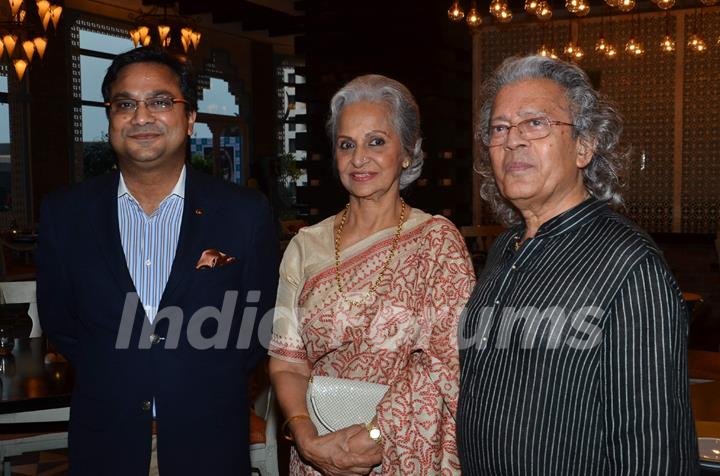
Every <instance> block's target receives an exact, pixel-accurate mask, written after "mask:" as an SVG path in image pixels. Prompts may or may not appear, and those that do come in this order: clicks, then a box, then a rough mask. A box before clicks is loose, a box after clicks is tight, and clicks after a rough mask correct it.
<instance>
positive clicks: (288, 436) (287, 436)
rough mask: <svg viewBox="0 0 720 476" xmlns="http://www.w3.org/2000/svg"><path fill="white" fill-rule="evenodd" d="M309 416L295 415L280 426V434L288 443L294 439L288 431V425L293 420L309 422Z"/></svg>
mask: <svg viewBox="0 0 720 476" xmlns="http://www.w3.org/2000/svg"><path fill="white" fill-rule="evenodd" d="M309 419H310V415H306V414H304V413H303V414H302V415H295V416H291V417H290V418H288V419H287V420H285V422H284V423H283V424H282V428H281V429H280V434H281V435H282V436H283V438H285V439H286V440H288V441H295V437H294V436H293V435H292V434H291V433H290V432H289V431H288V425H289V424H290V422H293V421H295V420H309Z"/></svg>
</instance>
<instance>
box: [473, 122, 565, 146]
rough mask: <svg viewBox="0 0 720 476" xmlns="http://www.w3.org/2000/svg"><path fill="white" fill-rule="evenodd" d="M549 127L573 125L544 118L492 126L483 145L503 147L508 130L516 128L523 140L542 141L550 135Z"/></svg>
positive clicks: (485, 136)
mask: <svg viewBox="0 0 720 476" xmlns="http://www.w3.org/2000/svg"><path fill="white" fill-rule="evenodd" d="M551 126H570V127H575V125H574V124H570V123H569V122H562V121H551V120H550V119H548V118H547V117H545V116H538V117H531V118H529V119H525V120H523V121H520V122H518V123H517V124H493V125H491V126H490V130H489V131H488V133H487V134H486V135H484V136H483V143H484V144H485V145H486V146H488V147H496V146H499V145H503V144H504V143H505V141H506V140H507V136H508V134H509V133H510V129H512V128H513V127H517V130H518V132H519V133H520V137H522V138H523V139H525V140H536V139H544V138H545V137H547V136H549V135H550V127H551Z"/></svg>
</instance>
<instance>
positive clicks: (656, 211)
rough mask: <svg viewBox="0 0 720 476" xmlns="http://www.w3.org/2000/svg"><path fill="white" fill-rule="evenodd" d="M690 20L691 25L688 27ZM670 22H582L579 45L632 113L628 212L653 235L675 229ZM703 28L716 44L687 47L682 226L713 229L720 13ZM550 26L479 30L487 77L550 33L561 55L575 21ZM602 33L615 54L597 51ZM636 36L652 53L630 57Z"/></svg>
mask: <svg viewBox="0 0 720 476" xmlns="http://www.w3.org/2000/svg"><path fill="white" fill-rule="evenodd" d="M691 17H692V15H690V17H689V18H688V21H687V23H686V29H689V30H692V21H691V20H690V18H691ZM555 23H556V24H555ZM675 25H676V23H675V19H674V18H671V20H670V21H669V22H668V27H669V33H670V34H671V35H675ZM665 27H666V22H665V18H664V17H663V16H662V15H655V16H642V17H635V18H634V19H633V18H632V17H631V16H629V15H627V16H622V17H620V18H618V17H614V18H613V19H612V21H610V22H609V21H605V22H604V24H601V22H600V21H598V19H593V20H592V21H580V22H579V23H578V33H579V44H580V46H581V47H582V48H583V49H584V51H585V58H584V59H583V60H582V61H581V62H580V66H581V67H582V68H583V69H585V70H586V71H587V72H588V74H589V75H590V77H591V79H592V81H593V82H594V83H595V85H596V86H597V87H599V88H600V91H601V92H602V93H603V94H605V95H606V96H608V97H609V98H610V99H611V100H612V101H613V102H615V103H616V104H617V106H618V108H619V110H620V112H621V113H622V115H623V116H624V118H625V131H624V134H623V140H624V144H625V146H626V147H628V148H629V149H630V159H629V162H628V167H627V169H626V170H625V173H624V182H625V187H624V190H623V196H624V198H625V202H626V209H625V210H624V212H625V213H626V214H627V215H629V216H630V217H631V218H632V219H633V220H635V221H636V222H637V223H638V224H640V225H641V226H642V227H643V228H645V229H647V230H648V231H651V232H669V231H672V215H673V193H674V189H673V177H674V118H675V116H674V114H675V61H676V56H675V54H667V53H663V52H662V51H661V50H660V38H661V37H662V36H663V35H664V34H665ZM702 29H703V31H705V32H707V33H706V41H708V42H709V43H708V44H709V46H710V49H709V51H708V52H706V53H705V54H704V55H702V57H698V56H697V55H692V54H691V53H690V52H686V58H687V61H686V64H685V68H684V75H685V79H684V81H685V96H684V104H685V110H684V122H685V125H684V146H683V147H684V153H683V157H682V160H683V181H682V187H683V188H682V190H683V191H682V231H683V232H703V233H714V232H715V230H716V229H717V228H718V214H719V213H720V187H718V186H717V184H718V181H717V178H718V173H719V172H720V157H719V156H720V134H717V132H716V130H717V126H716V125H715V124H716V123H717V120H716V119H714V117H712V116H711V113H712V110H711V108H708V107H707V105H708V104H718V103H719V102H718V99H720V98H719V97H718V96H719V95H720V87H718V78H719V77H720V48H718V47H717V46H715V40H716V39H717V37H716V36H714V37H712V38H710V36H711V35H710V32H718V31H720V15H718V14H706V15H705V18H704V20H703V22H702ZM545 30H546V31H545V33H543V32H542V30H541V28H540V26H539V24H538V23H531V24H525V25H520V24H519V25H514V26H512V25H511V26H509V27H507V28H504V29H501V30H500V31H489V30H486V31H483V32H481V33H479V35H481V43H480V44H481V45H482V46H481V48H479V51H476V52H475V54H476V55H477V57H476V58H475V60H476V61H479V62H480V65H481V71H482V77H483V78H485V77H487V75H488V74H489V73H490V72H491V71H492V70H493V69H494V68H495V67H496V66H497V65H498V64H500V62H501V61H502V60H503V59H504V58H506V57H508V56H510V55H512V54H524V53H531V52H534V51H535V50H536V49H537V48H538V46H539V45H540V43H541V40H542V38H543V36H544V38H545V43H546V44H547V46H548V47H552V48H555V49H556V51H558V52H559V53H560V52H561V51H562V46H563V44H564V43H565V42H567V41H568V38H569V27H568V22H567V21H558V22H553V24H550V25H548V26H546V27H545ZM601 32H602V33H603V34H604V36H605V38H606V39H607V40H608V41H609V42H611V43H612V44H614V45H615V47H616V48H617V50H618V55H617V57H616V58H614V59H608V58H606V57H604V56H600V55H598V54H597V53H595V51H594V45H595V43H596V41H597V39H598V38H599V36H600V34H601ZM713 34H715V35H716V33H713ZM631 35H634V36H635V37H636V38H637V39H638V40H639V41H641V42H642V44H643V46H644V47H645V49H646V54H645V55H643V56H640V57H631V56H629V55H628V54H626V53H625V52H624V45H625V43H626V42H627V40H628V39H629V38H630V36H631ZM711 40H712V41H711ZM677 46H678V48H683V47H684V45H680V44H678V45H677ZM482 217H483V218H482V221H483V222H487V223H489V222H492V217H491V213H490V211H489V210H488V209H487V207H486V206H484V208H483V210H482Z"/></svg>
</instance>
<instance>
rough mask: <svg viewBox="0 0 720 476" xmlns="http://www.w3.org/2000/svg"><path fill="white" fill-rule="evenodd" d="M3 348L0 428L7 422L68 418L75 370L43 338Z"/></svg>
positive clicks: (18, 340)
mask: <svg viewBox="0 0 720 476" xmlns="http://www.w3.org/2000/svg"><path fill="white" fill-rule="evenodd" d="M9 347H11V348H8V347H4V348H0V431H2V432H5V431H8V426H7V425H12V424H24V423H34V422H53V421H65V422H66V421H67V419H68V414H69V406H70V396H71V394H72V388H73V370H72V367H71V366H70V364H69V363H68V362H67V360H65V358H64V357H62V356H61V355H60V354H58V353H56V352H53V350H52V348H48V344H47V340H46V339H45V338H44V337H33V338H30V337H25V338H15V339H14V341H13V344H12V345H11V346H9Z"/></svg>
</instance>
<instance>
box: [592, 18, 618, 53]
mask: <svg viewBox="0 0 720 476" xmlns="http://www.w3.org/2000/svg"><path fill="white" fill-rule="evenodd" d="M610 48H613V49H614V47H613V45H612V44H610V42H609V41H608V40H607V39H606V38H605V15H604V14H603V15H602V16H601V17H600V37H599V38H598V40H597V42H596V43H595V52H597V53H598V54H601V55H606V56H607V54H608V51H609V50H610Z"/></svg>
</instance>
